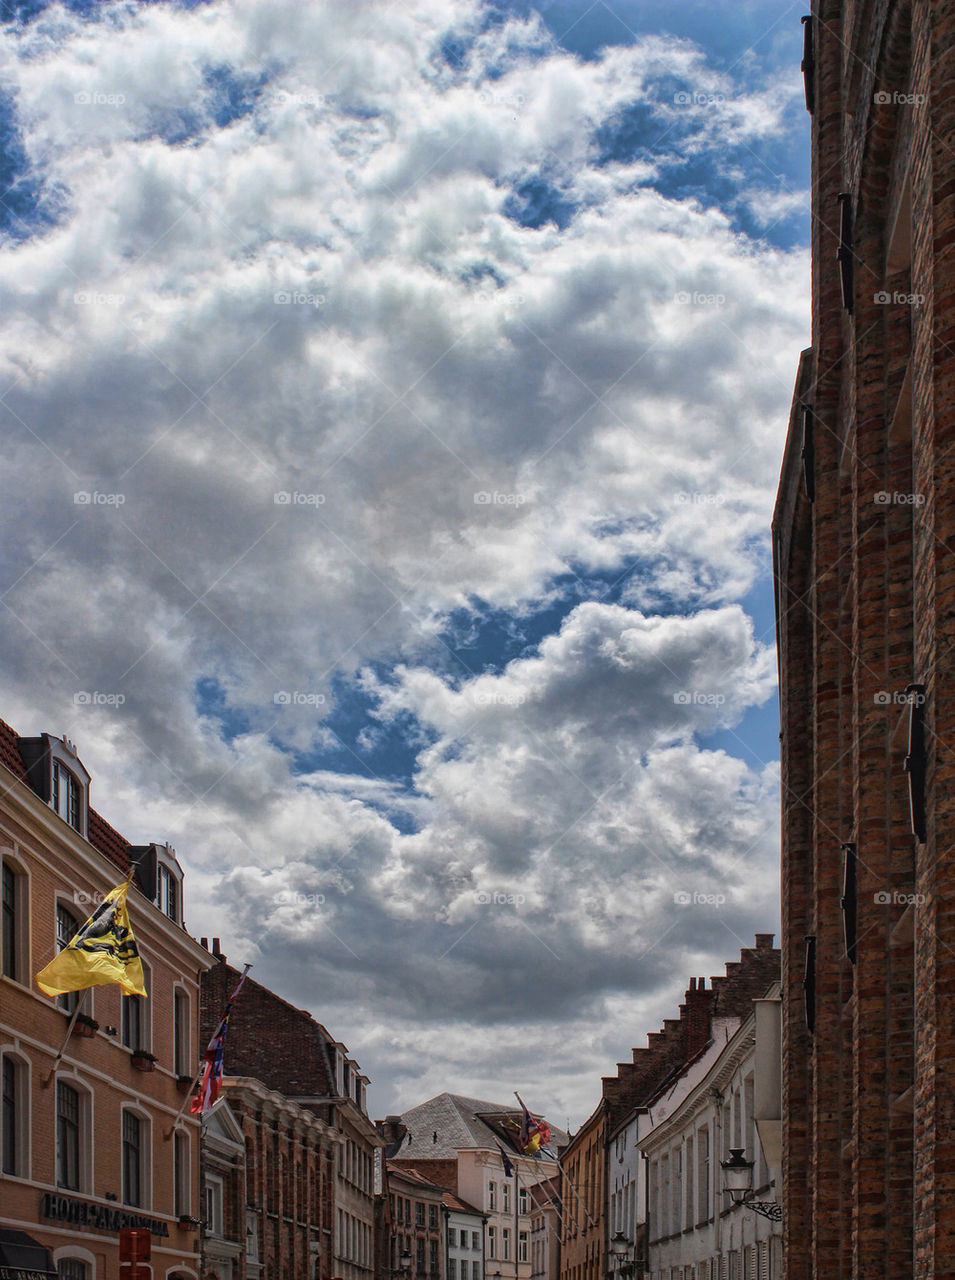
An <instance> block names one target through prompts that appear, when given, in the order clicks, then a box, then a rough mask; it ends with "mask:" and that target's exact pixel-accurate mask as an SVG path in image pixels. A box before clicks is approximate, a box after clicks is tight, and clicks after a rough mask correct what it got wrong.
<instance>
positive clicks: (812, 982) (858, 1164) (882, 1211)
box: [773, 0, 955, 1280]
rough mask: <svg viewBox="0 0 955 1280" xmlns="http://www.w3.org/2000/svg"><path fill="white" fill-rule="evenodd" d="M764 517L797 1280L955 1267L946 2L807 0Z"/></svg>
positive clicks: (954, 72)
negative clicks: (776, 449) (803, 97)
mask: <svg viewBox="0 0 955 1280" xmlns="http://www.w3.org/2000/svg"><path fill="white" fill-rule="evenodd" d="M804 71H805V74H806V93H807V106H808V107H809V109H810V110H811V111H812V113H813V115H812V159H813V184H812V224H813V225H812V261H813V272H812V347H811V348H810V349H809V350H807V351H806V352H804V353H803V356H802V359H801V362H800V366H799V371H798V376H797V379H796V392H795V400H794V403H793V409H792V415H791V419H790V424H789V436H788V440H787V444H786V452H785V458H784V462H783V469H782V476H781V480H780V487H779V494H778V499H777V506H776V514H775V519H774V524H773V537H774V556H775V563H776V574H777V610H778V642H779V666H780V685H781V691H780V697H781V713H782V743H781V747H782V796H783V801H782V851H783V852H782V859H783V862H782V884H783V939H782V965H783V1001H784V1003H783V1020H784V1021H783V1037H784V1038H783V1094H784V1098H783V1104H784V1231H785V1235H784V1244H785V1273H786V1276H787V1278H788V1280H808V1278H809V1277H813V1278H815V1277H823V1276H824V1277H826V1280H838V1278H846V1280H848V1277H859V1278H860V1280H861V1278H862V1277H865V1280H876V1277H878V1278H880V1280H889V1278H890V1277H891V1278H892V1280H895V1278H896V1277H898V1278H899V1280H902V1278H903V1277H904V1278H905V1280H911V1278H912V1277H918V1280H942V1278H943V1277H945V1278H946V1280H949V1278H953V1277H955V2H953V0H935V2H934V3H929V2H928V0H908V2H903V0H817V2H816V3H813V5H812V16H811V19H808V20H806V57H805V63H804Z"/></svg>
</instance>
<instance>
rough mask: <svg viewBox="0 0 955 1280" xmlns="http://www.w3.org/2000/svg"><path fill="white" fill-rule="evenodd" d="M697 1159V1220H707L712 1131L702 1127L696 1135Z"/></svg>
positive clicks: (708, 1212) (708, 1213) (708, 1214)
mask: <svg viewBox="0 0 955 1280" xmlns="http://www.w3.org/2000/svg"><path fill="white" fill-rule="evenodd" d="M696 1159H697V1169H698V1179H697V1183H698V1185H697V1193H696V1212H697V1221H698V1222H706V1221H707V1219H708V1218H709V1216H710V1131H709V1128H705V1129H700V1130H699V1131H698V1133H697V1135H696Z"/></svg>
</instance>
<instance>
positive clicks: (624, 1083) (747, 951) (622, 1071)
mask: <svg viewBox="0 0 955 1280" xmlns="http://www.w3.org/2000/svg"><path fill="white" fill-rule="evenodd" d="M755 939H756V940H755V945H754V946H752V947H744V948H743V949H742V950H741V951H740V958H739V960H731V961H728V962H727V964H726V972H725V974H722V975H719V976H717V977H715V978H711V979H710V985H709V988H707V986H706V980H705V979H704V978H691V979H690V985H689V987H688V988H687V991H686V994H685V996H684V998H683V1003H682V1004H681V1005H680V1016H679V1018H666V1019H664V1022H663V1028H662V1030H660V1031H651V1032H650V1034H649V1035H648V1036H647V1045H646V1048H636V1049H634V1050H633V1061H632V1062H619V1063H617V1074H616V1075H615V1076H604V1077H603V1079H602V1081H601V1084H602V1091H603V1098H604V1103H605V1106H606V1108H607V1132H608V1134H610V1133H613V1131H614V1130H615V1129H616V1128H617V1127H618V1126H619V1125H620V1124H621V1123H622V1121H623V1120H624V1119H625V1118H626V1117H627V1116H628V1115H629V1114H630V1113H631V1112H632V1111H633V1110H634V1109H635V1108H637V1107H641V1106H646V1105H647V1103H648V1102H649V1101H650V1100H651V1098H653V1097H654V1096H655V1095H656V1093H657V1092H658V1091H659V1089H660V1088H661V1086H662V1085H663V1084H664V1083H666V1082H667V1081H668V1080H670V1079H671V1078H675V1077H677V1076H679V1075H680V1074H682V1072H683V1071H684V1070H685V1069H686V1068H687V1066H689V1064H690V1063H691V1062H693V1061H694V1060H695V1059H696V1058H697V1057H699V1055H700V1054H701V1053H702V1052H703V1051H704V1049H705V1048H706V1046H707V1045H708V1044H709V1043H710V1040H711V1038H712V1029H713V1020H714V1019H715V1018H740V1019H742V1018H744V1017H746V1016H747V1014H749V1012H750V1010H751V1007H752V1002H753V1001H754V1000H757V999H759V998H760V997H761V996H764V995H765V994H766V992H767V991H768V990H769V988H770V987H771V986H772V985H773V983H774V982H778V981H779V977H780V951H779V949H778V948H777V947H774V946H773V935H772V934H771V933H757V934H756V935H755Z"/></svg>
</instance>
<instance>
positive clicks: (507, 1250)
mask: <svg viewBox="0 0 955 1280" xmlns="http://www.w3.org/2000/svg"><path fill="white" fill-rule="evenodd" d="M501 1257H502V1259H503V1260H504V1261H505V1262H509V1261H510V1257H511V1229H510V1227H502V1228H501Z"/></svg>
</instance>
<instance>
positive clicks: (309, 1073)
mask: <svg viewBox="0 0 955 1280" xmlns="http://www.w3.org/2000/svg"><path fill="white" fill-rule="evenodd" d="M212 954H213V958H214V961H215V963H214V964H213V966H212V968H211V969H210V970H209V971H208V973H206V974H205V975H204V978H203V983H202V1003H201V1027H202V1036H203V1040H204V1041H205V1040H208V1038H209V1037H210V1036H211V1035H212V1033H213V1032H214V1030H215V1027H216V1025H217V1024H218V1021H219V1019H220V1017H221V1016H222V1011H223V1010H224V1008H225V1006H226V1004H227V1002H228V1000H229V996H230V995H231V993H232V991H233V990H234V988H235V986H236V984H237V983H238V980H239V977H240V973H239V971H238V970H237V969H235V968H233V967H232V966H231V965H229V964H228V962H227V959H226V957H225V956H224V955H223V954H222V952H221V950H220V948H219V945H218V940H217V939H213V950H212ZM225 1061H226V1071H227V1074H226V1076H225V1077H224V1080H223V1090H222V1096H223V1098H224V1099H225V1101H226V1102H228V1104H229V1107H230V1109H231V1110H232V1112H233V1113H234V1114H235V1115H236V1116H237V1117H238V1118H239V1119H240V1120H241V1122H242V1127H243V1131H244V1133H245V1140H246V1148H247V1155H246V1163H247V1166H249V1167H250V1169H251V1172H250V1173H248V1174H243V1173H242V1172H241V1171H240V1170H238V1169H236V1170H235V1172H234V1175H233V1176H234V1179H235V1180H236V1181H238V1180H240V1179H241V1178H242V1177H243V1176H244V1177H247V1178H248V1179H249V1183H248V1185H249V1187H250V1188H251V1190H250V1191H249V1193H248V1199H247V1201H246V1204H247V1207H248V1209H249V1217H248V1221H247V1223H246V1226H245V1232H246V1237H247V1238H249V1232H250V1230H251V1232H252V1235H253V1236H254V1237H255V1239H256V1245H255V1250H256V1254H257V1260H258V1263H259V1264H260V1269H259V1270H257V1271H255V1272H252V1271H250V1270H249V1269H248V1255H247V1253H243V1254H242V1257H236V1259H235V1260H234V1261H235V1267H234V1270H233V1271H232V1272H231V1273H230V1272H228V1271H227V1270H226V1269H225V1265H224V1264H225V1259H223V1258H222V1257H219V1258H218V1259H217V1265H219V1266H220V1267H222V1268H223V1270H222V1276H223V1280H244V1278H245V1277H246V1276H250V1277H253V1280H256V1278H257V1277H259V1276H261V1280H289V1278H291V1280H330V1278H331V1277H333V1276H334V1277H336V1280H372V1277H374V1276H375V1275H376V1274H379V1270H378V1269H377V1268H376V1219H377V1217H378V1215H379V1213H380V1207H379V1202H380V1198H381V1185H380V1184H381V1152H382V1149H383V1146H384V1142H383V1140H382V1138H381V1137H380V1136H379V1134H378V1132H377V1130H376V1127H375V1125H374V1124H373V1122H372V1121H371V1120H370V1119H369V1118H368V1113H367V1103H366V1087H367V1084H368V1079H367V1077H366V1076H365V1075H363V1074H362V1072H361V1070H360V1068H359V1066H358V1064H357V1063H356V1062H355V1061H354V1060H353V1059H352V1058H351V1057H350V1056H349V1055H348V1050H347V1048H346V1046H345V1045H344V1044H342V1043H341V1041H337V1040H335V1039H333V1037H332V1036H331V1035H330V1033H329V1032H328V1031H327V1030H326V1028H325V1027H323V1026H322V1025H321V1023H319V1022H316V1020H315V1019H314V1018H313V1017H312V1016H311V1014H309V1013H308V1012H307V1011H306V1010H303V1009H296V1008H295V1007H294V1006H293V1005H291V1004H289V1003H288V1002H287V1001H285V1000H283V999H282V998H281V997H280V996H278V995H276V994H275V992H273V991H271V990H269V988H267V987H265V986H263V985H262V984H261V983H258V982H256V981H254V980H253V979H251V978H247V979H246V981H245V984H244V985H243V987H242V990H241V992H240V994H239V996H238V997H237V999H236V1001H235V1004H234V1006H233V1008H232V1013H231V1015H230V1018H229V1033H228V1040H227V1046H226V1060H225ZM253 1085H254V1086H255V1087H256V1088H257V1089H259V1090H261V1091H262V1092H263V1096H265V1095H267V1096H268V1097H269V1098H271V1099H272V1102H271V1103H270V1105H269V1107H264V1106H259V1107H258V1108H256V1107H254V1106H252V1103H251V1102H250V1096H251V1095H249V1093H248V1091H249V1090H250V1089H252V1087H253ZM237 1090H238V1091H240V1092H241V1091H244V1092H241V1096H240V1093H237V1092H236V1091H237ZM278 1100H281V1108H280V1111H279V1112H276V1107H278V1106H279V1102H278ZM206 1165H207V1169H208V1172H209V1174H210V1175H212V1174H214V1173H215V1170H214V1169H213V1167H212V1163H211V1162H209V1161H207V1162H206ZM234 1194H238V1193H237V1192H236V1193H234ZM233 1243H234V1242H233ZM214 1244H215V1242H209V1244H208V1246H207V1248H206V1249H205V1254H206V1255H207V1256H208V1257H209V1259H210V1260H211V1259H212V1257H213V1253H212V1249H213V1246H214ZM243 1268H244V1269H243ZM214 1274H216V1276H217V1280H218V1273H214ZM204 1280H205V1278H204Z"/></svg>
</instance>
